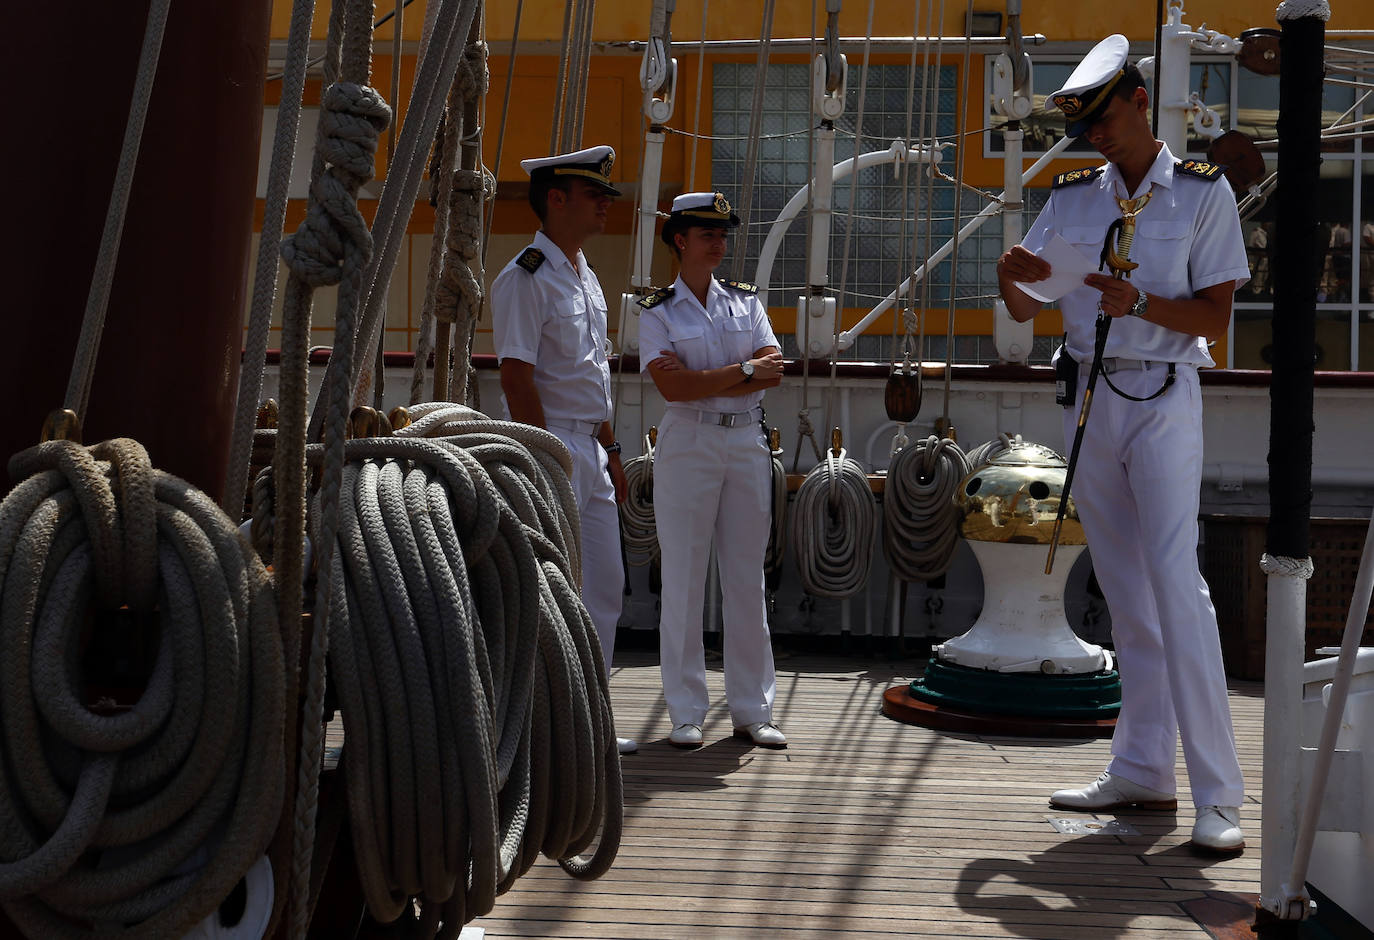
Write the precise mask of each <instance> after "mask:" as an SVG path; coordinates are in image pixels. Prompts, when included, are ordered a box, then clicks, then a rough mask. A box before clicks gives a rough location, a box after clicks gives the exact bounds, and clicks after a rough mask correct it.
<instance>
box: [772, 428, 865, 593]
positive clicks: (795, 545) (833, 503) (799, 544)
mask: <svg viewBox="0 0 1374 940" xmlns="http://www.w3.org/2000/svg"><path fill="white" fill-rule="evenodd" d="M877 515H878V507H877V502H876V500H874V498H873V491H872V490H871V489H869V486H868V477H867V476H866V475H865V474H864V471H863V467H861V466H859V463H858V461H856V460H852V459H850V458H849V457H848V456H847V454H846V453H845V451H844V450H843V449H840V450H839V453H836V452H835V449H834V448H827V449H826V452H825V460H824V461H823V462H821V463H819V464H817V465H816V466H815V467H814V468H813V469H812V470H811V472H810V473H808V474H807V475H806V479H804V480H803V481H802V484H801V487H800V488H799V489H798V490H797V498H796V502H795V504H794V505H793V507H792V513H791V516H792V520H791V526H792V556H793V557H794V558H795V559H796V561H797V571H798V572H799V573H800V574H801V582H802V590H804V591H806V593H807V594H812V595H816V596H818V597H850V596H851V595H853V594H856V593H857V592H858V591H859V589H860V588H862V587H863V586H864V583H865V582H866V581H867V580H868V571H869V567H870V566H871V564H872V560H873V529H874V525H875V522H874V520H875V519H876V518H877Z"/></svg>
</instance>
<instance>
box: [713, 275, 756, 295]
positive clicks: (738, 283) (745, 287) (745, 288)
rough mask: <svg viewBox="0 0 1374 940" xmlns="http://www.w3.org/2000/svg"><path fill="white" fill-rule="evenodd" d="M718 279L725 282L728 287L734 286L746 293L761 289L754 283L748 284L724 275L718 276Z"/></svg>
mask: <svg viewBox="0 0 1374 940" xmlns="http://www.w3.org/2000/svg"><path fill="white" fill-rule="evenodd" d="M717 280H718V281H720V282H721V283H722V284H724V285H725V286H726V287H733V288H734V289H735V290H742V291H744V292H745V293H746V294H757V293H758V292H759V289H758V288H757V287H755V286H754V285H753V284H747V283H745V282H744V281H728V280H726V279H725V278H723V277H722V278H717Z"/></svg>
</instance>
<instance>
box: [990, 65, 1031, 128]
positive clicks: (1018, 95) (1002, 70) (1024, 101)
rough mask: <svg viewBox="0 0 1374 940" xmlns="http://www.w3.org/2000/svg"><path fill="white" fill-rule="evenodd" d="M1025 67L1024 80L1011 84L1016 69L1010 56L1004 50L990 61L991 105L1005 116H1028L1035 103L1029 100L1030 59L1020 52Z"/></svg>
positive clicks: (1018, 118) (1020, 117)
mask: <svg viewBox="0 0 1374 940" xmlns="http://www.w3.org/2000/svg"><path fill="white" fill-rule="evenodd" d="M1021 57H1022V60H1023V62H1024V64H1025V67H1026V80H1025V82H1024V83H1023V84H1021V85H1015V86H1014V85H1013V82H1015V81H1016V78H1015V74H1016V71H1015V69H1014V67H1013V63H1012V61H1011V56H1009V55H1007V54H1006V53H1005V52H1004V53H1002V54H1001V55H999V56H997V58H995V59H993V61H992V107H993V110H994V111H996V112H997V113H998V114H1000V115H1002V116H1003V117H1005V118H1008V119H1010V120H1013V121H1022V120H1025V119H1026V118H1027V117H1029V116H1030V113H1031V110H1032V109H1033V108H1034V107H1035V103H1034V102H1033V101H1032V100H1031V88H1032V87H1033V86H1032V85H1031V60H1030V56H1028V55H1026V53H1024V52H1023V53H1021Z"/></svg>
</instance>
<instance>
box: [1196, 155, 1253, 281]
mask: <svg viewBox="0 0 1374 940" xmlns="http://www.w3.org/2000/svg"><path fill="white" fill-rule="evenodd" d="M1200 188H1201V189H1202V190H1203V193H1202V195H1201V201H1202V204H1201V206H1200V208H1199V209H1198V213H1197V223H1196V224H1197V228H1196V229H1195V230H1194V231H1193V246H1192V249H1191V250H1190V251H1189V253H1188V281H1189V283H1190V284H1191V285H1192V288H1193V290H1194V291H1195V292H1196V291H1200V290H1202V289H1203V288H1205V287H1213V286H1215V285H1217V284H1223V283H1225V282H1227V281H1233V282H1235V286H1236V287H1240V286H1241V285H1242V284H1244V283H1245V282H1246V281H1248V280H1250V263H1249V261H1248V259H1247V258H1246V257H1245V238H1244V237H1243V236H1242V234H1241V230H1240V215H1239V214H1238V213H1237V211H1236V200H1235V198H1234V197H1233V196H1232V195H1231V187H1230V186H1229V185H1227V184H1226V182H1225V181H1224V180H1218V181H1216V182H1214V183H1204V184H1203V185H1202V186H1201V187H1200Z"/></svg>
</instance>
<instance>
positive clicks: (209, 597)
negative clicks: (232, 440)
mask: <svg viewBox="0 0 1374 940" xmlns="http://www.w3.org/2000/svg"><path fill="white" fill-rule="evenodd" d="M9 470H10V474H11V476H12V477H13V478H15V479H16V480H20V481H21V482H19V483H18V485H17V486H16V487H15V488H14V490H13V491H12V492H11V493H10V494H9V496H7V497H6V498H5V500H4V502H3V503H0V592H2V593H0V716H3V732H4V733H3V739H0V904H3V906H4V909H5V912H6V913H7V914H8V915H9V917H10V918H11V919H12V920H13V922H14V923H15V924H16V925H17V926H18V927H19V928H20V929H21V930H23V931H24V932H25V933H26V934H27V935H29V936H44V937H62V938H67V937H71V938H76V937H90V936H101V937H127V938H135V937H140V938H141V937H150V938H154V937H155V938H162V937H180V936H182V935H183V934H184V933H185V932H186V931H187V930H188V929H190V928H191V927H192V926H194V925H195V924H196V923H198V922H200V921H202V920H203V919H204V918H205V917H206V916H207V915H209V914H210V913H211V912H212V911H214V910H215V908H216V907H218V905H219V904H220V902H221V901H222V900H223V899H224V898H225V897H226V896H227V895H228V894H229V892H230V891H231V889H232V888H233V887H234V885H235V883H236V882H238V880H239V879H240V878H242V877H243V875H244V874H245V872H247V871H248V870H249V868H250V867H252V866H253V864H254V863H255V862H256V861H257V860H258V858H259V857H260V856H261V855H262V853H263V851H264V850H265V849H266V847H267V844H268V842H269V840H270V839H271V837H272V834H273V832H274V830H275V829H276V826H277V820H278V815H279V813H280V808H281V804H282V799H283V793H284V756H285V755H284V745H283V738H282V734H283V722H284V714H285V711H284V710H285V699H284V688H285V668H284V661H283V654H282V646H281V641H280V638H279V635H278V632H277V619H276V615H275V607H274V604H275V600H274V597H273V593H272V589H271V581H270V576H269V575H268V573H267V571H266V569H265V568H264V567H263V566H262V563H261V562H259V561H258V559H257V556H256V555H255V554H254V553H253V551H252V549H251V548H250V547H249V546H248V545H247V543H246V542H245V541H244V540H243V539H242V538H240V536H239V534H238V531H237V529H236V527H235V525H234V522H233V521H232V520H230V519H229V518H228V516H226V515H225V514H224V513H223V512H222V511H221V510H220V508H219V507H218V506H217V505H216V504H215V502H214V500H212V499H211V498H209V497H208V496H206V495H205V494H204V493H201V492H200V491H199V490H196V489H195V488H194V487H192V486H191V485H190V484H188V483H186V482H185V481H183V480H180V479H178V478H176V477H174V476H172V475H170V474H167V473H164V472H162V471H159V470H155V469H154V468H153V467H152V465H151V464H150V462H149V460H148V455H147V452H146V451H145V450H144V449H143V448H142V447H141V446H140V445H139V444H137V443H136V442H134V441H131V440H112V441H107V442H105V443H103V444H98V445H96V446H94V447H91V448H84V447H81V446H80V445H78V444H76V443H74V442H70V441H50V442H47V443H44V444H41V445H39V446H38V447H34V448H31V449H29V450H26V451H23V452H21V453H19V454H17V455H15V457H14V458H13V459H12V460H11V461H10V465H9ZM140 643H144V644H147V648H148V649H149V651H150V652H151V650H152V649H153V648H155V649H156V654H155V658H154V659H153V661H152V664H151V668H150V669H148V670H147V671H146V676H145V672H144V670H143V669H141V668H138V667H130V668H129V669H128V670H126V671H125V672H122V673H120V672H112V671H111V670H110V667H109V663H108V659H107V658H106V657H101V656H99V655H98V654H97V656H96V658H92V654H91V653H90V652H89V651H90V650H91V649H92V648H94V649H97V650H103V649H104V648H105V647H106V646H109V647H111V648H117V649H120V650H129V649H135V648H138V646H139V645H140ZM97 659H100V660H102V661H97ZM102 684H108V685H107V686H106V688H104V689H102V688H101V685H102ZM139 684H142V689H141V691H136V690H135V691H128V690H126V689H125V688H124V687H125V686H128V687H129V689H135V687H136V686H137V685H139ZM108 686H115V688H113V689H109V687H108ZM135 694H136V695H137V701H136V702H134V704H133V705H132V706H129V707H127V708H124V707H122V706H121V705H119V703H118V702H116V701H115V699H117V698H120V697H125V696H130V697H131V696H133V695H135ZM206 857H208V861H205V862H204V863H203V864H200V866H199V867H197V865H198V863H200V862H201V860H202V859H204V858H206Z"/></svg>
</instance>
